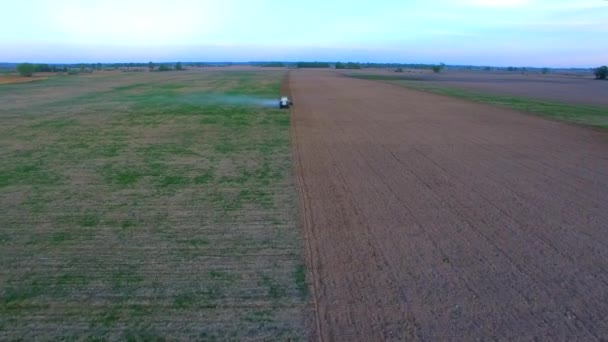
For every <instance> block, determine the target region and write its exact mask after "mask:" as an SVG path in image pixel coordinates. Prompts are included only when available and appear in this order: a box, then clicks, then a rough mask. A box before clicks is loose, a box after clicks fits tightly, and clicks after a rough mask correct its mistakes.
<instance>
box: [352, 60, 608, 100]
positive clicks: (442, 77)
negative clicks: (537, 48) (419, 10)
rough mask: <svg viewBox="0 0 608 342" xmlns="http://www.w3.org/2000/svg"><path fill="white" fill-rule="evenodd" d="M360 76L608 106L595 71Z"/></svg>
mask: <svg viewBox="0 0 608 342" xmlns="http://www.w3.org/2000/svg"><path fill="white" fill-rule="evenodd" d="M349 73H353V74H356V73H359V74H378V75H386V76H393V77H403V78H405V79H412V80H419V81H426V82H429V83H432V84H434V85H439V86H449V87H455V88H462V89H468V90H473V91H480V92H484V93H490V94H496V95H511V96H521V97H529V98H535V99H540V100H549V101H558V102H564V103H571V104H580V105H593V106H602V107H606V106H608V96H606V93H607V92H608V82H604V81H598V80H596V79H594V78H593V74H592V73H591V72H588V73H579V74H576V75H564V74H554V73H551V74H547V75H542V74H538V73H537V74H520V73H517V72H487V71H483V72H479V71H478V72H475V71H451V70H448V71H445V72H442V73H439V74H435V73H432V72H429V71H419V70H415V71H410V70H406V72H404V73H402V74H399V73H395V72H394V71H393V70H386V69H385V70H377V69H376V70H367V69H366V70H361V71H358V72H352V71H351V72H349Z"/></svg>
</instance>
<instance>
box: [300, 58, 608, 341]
mask: <svg viewBox="0 0 608 342" xmlns="http://www.w3.org/2000/svg"><path fill="white" fill-rule="evenodd" d="M290 80H291V91H292V94H293V99H294V102H295V104H296V105H295V107H294V109H293V114H292V117H293V119H292V120H293V121H292V122H293V130H294V131H293V141H294V161H295V163H296V166H297V167H296V168H295V169H296V176H297V177H296V178H297V180H298V184H299V186H298V188H299V189H300V192H301V203H302V207H303V209H302V212H303V214H302V215H303V222H304V232H305V236H306V243H307V253H308V255H309V259H310V265H311V279H310V282H311V284H312V286H311V289H312V296H313V300H314V303H315V308H316V310H315V312H316V315H315V320H316V324H314V325H313V327H314V330H315V336H316V337H317V338H318V339H319V340H327V341H334V340H336V341H375V340H387V341H415V340H421V341H446V340H463V341H470V340H478V339H481V340H485V339H488V340H583V341H601V340H605V339H606V338H608V335H607V334H608V320H607V319H606V317H607V314H608V300H607V297H606V291H605V289H606V286H607V284H608V274H607V272H606V270H607V269H608V261H607V260H608V247H607V246H608V237H607V235H606V234H605V229H606V222H608V205H607V204H608V191H607V190H608V173H607V172H606V171H607V170H608V159H607V158H606V151H608V136H607V135H606V132H605V130H595V129H589V128H588V127H580V126H578V125H571V124H567V123H563V122H558V121H553V120H546V119H545V118H543V117H539V116H534V115H529V114H522V113H521V112H518V111H513V110H510V109H505V108H500V107H498V106H495V105H488V104H483V103H474V102H471V101H469V100H464V99H462V98H454V97H451V96H441V95H437V94H433V93H430V92H427V91H424V92H423V91H419V90H415V89H411V88H409V87H403V86H402V85H400V84H398V85H393V84H386V83H384V80H382V82H379V81H370V80H360V79H356V78H351V77H344V76H343V75H341V74H337V73H336V72H327V71H321V70H315V71H296V72H292V74H291V77H290Z"/></svg>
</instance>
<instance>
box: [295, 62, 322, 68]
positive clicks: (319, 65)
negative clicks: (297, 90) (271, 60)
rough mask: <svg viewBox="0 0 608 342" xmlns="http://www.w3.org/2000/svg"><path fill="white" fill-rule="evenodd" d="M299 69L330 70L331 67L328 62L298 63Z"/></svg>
mask: <svg viewBox="0 0 608 342" xmlns="http://www.w3.org/2000/svg"><path fill="white" fill-rule="evenodd" d="M296 67H298V68H329V67H330V65H329V63H327V62H298V63H296Z"/></svg>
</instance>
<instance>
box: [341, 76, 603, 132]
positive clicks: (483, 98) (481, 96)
mask: <svg viewBox="0 0 608 342" xmlns="http://www.w3.org/2000/svg"><path fill="white" fill-rule="evenodd" d="M350 76H351V77H356V78H361V79H366V80H374V81H384V82H388V83H392V84H396V85H400V86H404V87H408V88H412V89H416V90H422V91H427V92H431V93H435V94H439V95H446V96H451V97H456V98H460V99H464V100H469V101H475V102H480V103H485V104H490V105H496V106H499V107H505V108H509V109H514V110H518V111H522V112H527V113H531V114H536V115H541V116H545V117H548V118H552V119H556V120H561V121H565V122H572V123H577V124H583V125H588V126H593V127H599V128H608V108H606V107H596V106H584V105H572V104H566V103H561V102H556V101H545V100H538V99H533V98H526V97H520V96H509V95H496V94H489V93H484V92H479V91H472V90H467V89H461V88H457V87H453V86H442V85H438V84H436V83H432V82H431V81H424V80H423V79H422V78H420V77H415V76H388V75H350Z"/></svg>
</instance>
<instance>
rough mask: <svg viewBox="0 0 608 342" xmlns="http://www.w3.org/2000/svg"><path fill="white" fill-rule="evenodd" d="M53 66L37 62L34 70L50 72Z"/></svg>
mask: <svg viewBox="0 0 608 342" xmlns="http://www.w3.org/2000/svg"><path fill="white" fill-rule="evenodd" d="M50 71H51V67H50V66H49V65H48V64H36V65H35V66H34V72H50Z"/></svg>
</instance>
